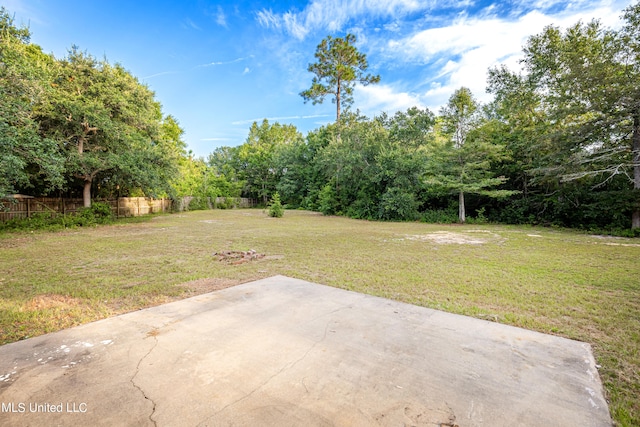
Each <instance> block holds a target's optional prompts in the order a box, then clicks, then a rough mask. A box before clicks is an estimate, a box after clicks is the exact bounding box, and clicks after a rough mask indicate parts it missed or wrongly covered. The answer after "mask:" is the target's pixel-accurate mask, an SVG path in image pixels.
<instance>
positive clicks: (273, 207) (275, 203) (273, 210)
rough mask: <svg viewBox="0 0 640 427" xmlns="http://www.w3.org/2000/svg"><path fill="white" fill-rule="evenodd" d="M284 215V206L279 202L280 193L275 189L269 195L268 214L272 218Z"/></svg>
mask: <svg viewBox="0 0 640 427" xmlns="http://www.w3.org/2000/svg"><path fill="white" fill-rule="evenodd" d="M283 215H284V208H283V207H282V204H281V203H280V194H278V192H277V191H276V192H275V193H273V196H271V201H270V202H269V216H270V217H273V218H282V216H283Z"/></svg>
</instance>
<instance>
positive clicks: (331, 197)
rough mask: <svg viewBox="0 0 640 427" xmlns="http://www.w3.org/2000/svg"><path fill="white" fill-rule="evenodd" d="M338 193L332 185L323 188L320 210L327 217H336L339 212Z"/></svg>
mask: <svg viewBox="0 0 640 427" xmlns="http://www.w3.org/2000/svg"><path fill="white" fill-rule="evenodd" d="M336 198H337V197H336V193H335V191H334V189H333V185H331V183H329V184H327V185H325V186H324V187H322V190H320V194H319V195H318V209H319V210H320V212H322V213H323V214H325V215H335V214H337V213H338V212H337V210H338V201H337V200H336Z"/></svg>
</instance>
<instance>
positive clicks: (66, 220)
mask: <svg viewBox="0 0 640 427" xmlns="http://www.w3.org/2000/svg"><path fill="white" fill-rule="evenodd" d="M115 221H116V218H115V215H114V214H113V211H112V209H111V206H110V205H109V204H108V203H105V202H96V203H93V204H92V205H91V207H90V208H82V209H80V211H78V213H76V214H65V215H60V214H56V213H55V212H37V213H34V214H32V215H31V216H30V217H29V218H22V219H13V220H10V221H5V222H0V231H36V230H44V231H56V230H63V229H66V228H75V227H91V226H96V225H104V224H112V223H114V222H115Z"/></svg>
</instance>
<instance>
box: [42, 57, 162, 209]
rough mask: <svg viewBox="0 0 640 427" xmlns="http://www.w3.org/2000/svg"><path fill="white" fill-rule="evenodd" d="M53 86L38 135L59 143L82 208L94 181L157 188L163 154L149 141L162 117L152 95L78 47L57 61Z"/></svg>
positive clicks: (155, 137) (117, 68)
mask: <svg viewBox="0 0 640 427" xmlns="http://www.w3.org/2000/svg"><path fill="white" fill-rule="evenodd" d="M52 86H53V87H54V88H55V90H54V91H53V92H52V94H51V96H49V97H48V98H47V99H46V100H45V102H44V103H43V105H42V106H41V107H40V108H39V111H38V117H37V119H38V121H39V122H40V130H41V132H42V134H43V135H44V136H45V137H47V138H51V139H54V140H56V141H57V142H58V149H59V152H60V153H61V154H62V155H63V156H64V158H65V162H64V164H65V170H66V172H67V174H69V175H70V178H71V179H77V180H79V181H80V184H81V185H82V188H83V199H84V205H85V207H89V206H90V205H91V189H92V185H93V184H94V183H96V182H98V181H102V182H118V181H123V182H125V183H126V185H127V186H128V187H139V188H141V189H142V190H143V191H145V190H153V189H154V187H156V186H157V185H159V180H158V178H159V177H158V173H157V172H158V171H160V170H161V169H162V168H163V166H164V164H163V162H162V160H163V158H162V155H163V153H162V151H161V150H157V149H156V148H155V147H156V145H155V142H154V141H157V140H158V138H159V126H160V122H161V120H162V114H161V110H160V104H158V103H157V102H156V101H155V99H154V95H153V92H151V91H150V90H149V89H148V88H147V87H146V86H144V85H142V84H140V83H139V82H138V81H137V79H136V78H135V77H133V76H132V75H131V74H129V73H128V72H127V71H126V70H125V69H124V68H122V67H121V66H120V65H115V66H112V65H110V64H109V63H108V62H107V61H106V60H104V61H102V62H98V61H97V60H96V59H95V58H93V57H92V56H91V55H89V54H87V53H84V52H81V51H80V50H79V49H78V48H77V47H73V48H72V49H71V50H70V51H69V54H68V56H67V57H66V58H65V59H63V60H61V61H59V63H58V67H57V70H56V75H55V78H54V80H53V83H52Z"/></svg>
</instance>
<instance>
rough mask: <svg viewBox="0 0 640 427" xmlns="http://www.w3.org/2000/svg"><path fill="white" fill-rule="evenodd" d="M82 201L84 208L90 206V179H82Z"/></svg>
mask: <svg viewBox="0 0 640 427" xmlns="http://www.w3.org/2000/svg"><path fill="white" fill-rule="evenodd" d="M82 201H83V203H84V207H85V208H90V207H91V180H90V179H86V178H85V180H84V188H83V190H82Z"/></svg>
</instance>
